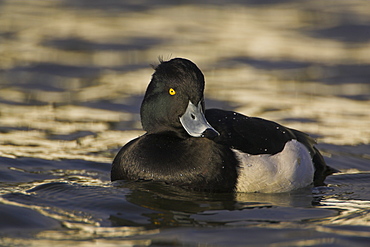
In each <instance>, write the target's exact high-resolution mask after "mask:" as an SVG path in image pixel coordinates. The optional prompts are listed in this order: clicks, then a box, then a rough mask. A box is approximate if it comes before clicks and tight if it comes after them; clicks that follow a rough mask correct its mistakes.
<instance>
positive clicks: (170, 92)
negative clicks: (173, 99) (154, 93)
mask: <svg viewBox="0 0 370 247" xmlns="http://www.w3.org/2000/svg"><path fill="white" fill-rule="evenodd" d="M168 93H169V94H170V95H175V94H176V91H175V89H173V88H170V90H168Z"/></svg>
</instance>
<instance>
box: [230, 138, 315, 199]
mask: <svg viewBox="0 0 370 247" xmlns="http://www.w3.org/2000/svg"><path fill="white" fill-rule="evenodd" d="M233 151H234V153H235V154H236V156H237V158H238V159H239V161H240V169H239V177H238V181H237V185H236V191H237V192H262V193H280V192H288V191H292V190H296V189H299V188H304V187H307V186H309V185H310V184H312V182H313V175H314V167H313V164H312V159H311V156H310V154H309V152H308V150H307V148H306V147H305V146H304V145H303V144H302V143H300V142H298V141H297V140H291V141H289V142H287V143H286V144H285V147H284V149H283V151H282V152H280V153H277V154H275V155H270V154H261V155H250V154H246V153H243V152H241V151H239V150H236V149H233Z"/></svg>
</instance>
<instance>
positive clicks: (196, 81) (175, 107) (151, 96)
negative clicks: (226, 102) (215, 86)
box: [140, 58, 213, 138]
mask: <svg viewBox="0 0 370 247" xmlns="http://www.w3.org/2000/svg"><path fill="white" fill-rule="evenodd" d="M203 92H204V76H203V73H202V72H201V71H200V69H199V68H198V67H197V66H196V65H195V64H194V63H193V62H191V61H189V60H187V59H183V58H175V59H172V60H170V61H164V62H163V61H162V62H161V63H160V64H159V65H158V66H157V67H156V68H155V72H154V74H153V76H152V80H151V81H150V83H149V86H148V88H147V90H146V93H145V96H144V100H143V103H142V105H141V110H140V114H141V122H142V125H143V128H144V130H145V131H147V132H148V133H149V134H152V133H169V134H175V135H177V136H179V137H183V138H184V137H189V135H192V136H196V137H200V136H201V134H202V133H203V132H204V131H205V130H206V129H207V128H208V129H213V128H212V127H211V126H210V125H209V124H208V123H207V121H206V120H205V117H204V114H203V112H204V100H203ZM180 120H181V121H180ZM199 123H200V124H199ZM205 123H207V124H208V126H206V127H205V125H204V124H205ZM189 124H190V126H189ZM201 125H202V126H201ZM200 126H201V127H200ZM194 127H195V128H198V129H197V130H195V131H194V132H192V131H193V128H194ZM204 127H205V128H204ZM202 128H204V129H202ZM201 130H202V132H201V133H200V134H199V133H198V132H199V131H201ZM194 133H196V134H194ZM198 134H199V135H198Z"/></svg>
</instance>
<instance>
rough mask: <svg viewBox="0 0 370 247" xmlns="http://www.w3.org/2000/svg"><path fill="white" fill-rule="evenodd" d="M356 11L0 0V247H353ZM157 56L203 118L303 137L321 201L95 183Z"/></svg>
mask: <svg viewBox="0 0 370 247" xmlns="http://www.w3.org/2000/svg"><path fill="white" fill-rule="evenodd" d="M369 8H370V5H369V3H368V1H366V0H363V1H361V0H358V1H351V2H349V1H344V0H343V1H341V0H338V1H336V4H335V6H334V5H332V4H331V2H330V3H329V2H325V1H299V2H297V1H288V0H284V1H267V0H264V1H217V2H216V3H214V2H213V1H202V2H201V3H198V2H196V1H193V2H189V3H176V4H175V3H172V2H170V1H140V2H138V3H136V2H132V3H130V2H123V1H115V0H112V1H98V0H89V1H69V0H63V1H24V2H23V1H0V194H1V197H0V245H1V246H66V245H74V246H92V245H99V246H246V245H252V246H260V245H271V246H368V245H369V241H370V190H369V186H370V130H369V123H370V108H369V106H370V72H369V71H370V56H369V54H370V48H369V47H370V46H369V41H370V38H369V37H370V34H369V31H368V30H370V17H369V15H368V9H369ZM158 56H161V57H163V59H168V58H171V57H186V58H189V59H191V60H193V61H194V62H195V63H197V64H198V65H199V67H200V68H201V69H202V70H203V72H204V74H205V76H206V81H207V84H206V105H207V106H208V107H218V108H223V109H230V110H236V111H239V112H242V113H244V114H246V115H253V116H259V117H263V118H267V119H271V120H274V121H278V122H280V123H282V124H284V125H287V126H289V127H292V128H297V129H300V130H302V131H305V132H307V133H310V134H311V135H312V136H314V137H315V138H317V140H318V142H319V145H318V147H319V149H320V150H322V152H323V155H324V158H325V160H326V161H327V163H328V164H329V165H331V166H332V167H334V168H336V169H339V170H340V171H341V173H339V174H336V175H334V176H331V177H329V178H328V179H327V180H326V182H327V183H328V186H327V187H320V188H313V189H311V188H309V189H305V190H301V191H295V192H291V193H282V194H258V193H253V194H248V193H237V194H210V193H199V192H189V191H184V190H181V189H179V188H174V187H170V186H167V185H164V184H159V183H132V182H115V183H111V182H110V179H109V177H110V164H111V161H112V159H113V157H114V155H115V154H116V152H117V151H118V150H119V148H120V147H121V146H122V145H124V144H125V143H126V142H127V141H129V140H130V139H132V138H134V137H137V136H138V135H141V134H142V133H143V132H142V131H141V126H140V118H139V114H138V113H139V107H140V103H141V100H142V97H143V93H144V91H145V88H146V86H147V84H148V82H149V80H150V75H151V74H152V72H153V71H152V69H151V67H150V64H156V63H157V58H158Z"/></svg>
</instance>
